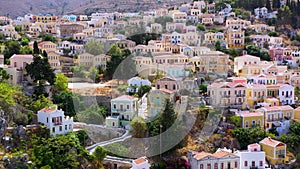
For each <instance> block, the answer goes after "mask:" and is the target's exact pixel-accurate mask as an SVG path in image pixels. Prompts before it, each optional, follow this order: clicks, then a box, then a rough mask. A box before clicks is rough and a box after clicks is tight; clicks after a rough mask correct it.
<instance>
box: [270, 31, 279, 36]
mask: <svg viewBox="0 0 300 169" xmlns="http://www.w3.org/2000/svg"><path fill="white" fill-rule="evenodd" d="M268 35H269V36H273V37H278V32H269V33H268Z"/></svg>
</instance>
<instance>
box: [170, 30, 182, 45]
mask: <svg viewBox="0 0 300 169" xmlns="http://www.w3.org/2000/svg"><path fill="white" fill-rule="evenodd" d="M181 38H182V36H181V34H179V33H177V32H173V33H172V35H171V43H172V44H177V43H180V42H181Z"/></svg>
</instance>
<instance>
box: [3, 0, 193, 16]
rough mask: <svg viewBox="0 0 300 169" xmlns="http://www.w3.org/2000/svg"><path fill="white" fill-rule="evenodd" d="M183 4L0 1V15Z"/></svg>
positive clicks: (155, 0) (158, 0)
mask: <svg viewBox="0 0 300 169" xmlns="http://www.w3.org/2000/svg"><path fill="white" fill-rule="evenodd" d="M185 2H190V0H125V1H120V0H115V1H111V0H61V1H58V0H47V1H44V0H22V1H21V0H10V1H7V0H0V4H1V5H0V15H5V16H6V15H9V17H12V18H16V17H17V16H24V15H25V14H27V13H32V14H39V13H43V14H45V13H51V14H55V15H64V14H70V13H74V14H85V13H86V14H89V13H91V12H97V11H98V12H114V11H118V12H139V11H142V10H149V9H155V8H160V7H162V6H164V5H168V6H173V5H179V4H182V3H185ZM16 9H17V10H16Z"/></svg>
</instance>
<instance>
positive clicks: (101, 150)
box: [93, 146, 107, 167]
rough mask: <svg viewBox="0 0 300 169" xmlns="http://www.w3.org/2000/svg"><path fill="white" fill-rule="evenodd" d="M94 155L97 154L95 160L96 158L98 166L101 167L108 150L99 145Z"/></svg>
mask: <svg viewBox="0 0 300 169" xmlns="http://www.w3.org/2000/svg"><path fill="white" fill-rule="evenodd" d="M93 155H94V156H95V160H96V163H97V166H98V167H101V166H102V164H103V160H104V158H105V157H106V155H107V151H106V150H105V149H104V148H102V147H101V146H98V147H97V148H96V149H95V151H94V153H93Z"/></svg>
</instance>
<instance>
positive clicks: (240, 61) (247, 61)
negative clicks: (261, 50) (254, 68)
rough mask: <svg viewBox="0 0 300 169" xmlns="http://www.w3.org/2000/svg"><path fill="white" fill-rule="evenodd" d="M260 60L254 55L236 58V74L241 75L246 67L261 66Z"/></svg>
mask: <svg viewBox="0 0 300 169" xmlns="http://www.w3.org/2000/svg"><path fill="white" fill-rule="evenodd" d="M259 63H260V58H259V57H256V56H252V55H244V56H240V57H236V58H234V72H235V73H237V74H238V73H239V70H241V69H242V68H243V67H244V66H245V65H252V64H259Z"/></svg>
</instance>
